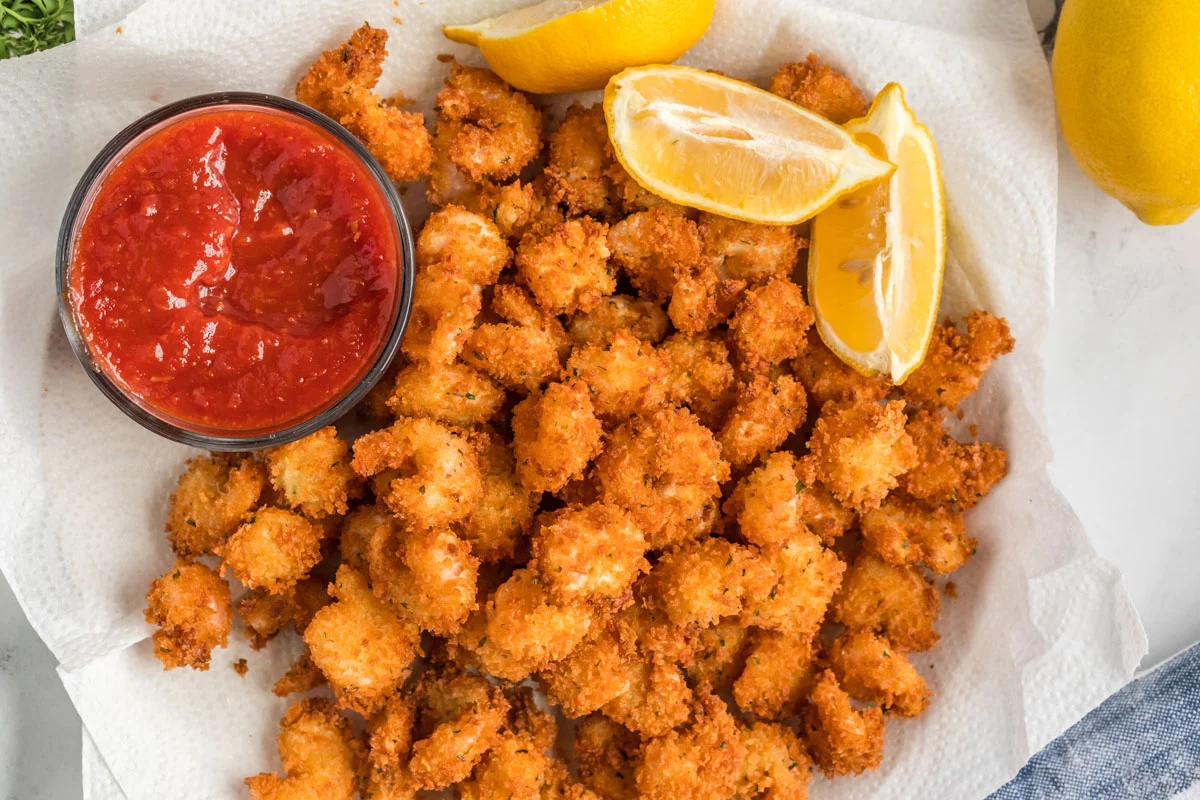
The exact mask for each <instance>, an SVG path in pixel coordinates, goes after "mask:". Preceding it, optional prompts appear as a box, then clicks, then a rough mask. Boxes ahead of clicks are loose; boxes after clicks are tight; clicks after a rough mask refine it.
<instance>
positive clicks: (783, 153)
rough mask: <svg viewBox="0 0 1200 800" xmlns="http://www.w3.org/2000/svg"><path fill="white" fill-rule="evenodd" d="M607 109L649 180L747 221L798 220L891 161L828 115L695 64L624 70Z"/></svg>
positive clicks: (621, 145)
mask: <svg viewBox="0 0 1200 800" xmlns="http://www.w3.org/2000/svg"><path fill="white" fill-rule="evenodd" d="M604 115H605V117H607V119H608V136H609V139H610V140H611V141H612V145H613V149H614V150H615V151H616V155H617V159H618V160H619V161H620V162H621V165H622V166H623V167H625V169H626V170H627V171H628V172H629V174H630V175H632V176H633V178H634V180H636V181H637V182H638V183H639V184H640V185H641V186H642V187H643V188H644V189H646V190H647V191H650V192H653V193H654V194H656V195H659V196H660V197H665V198H666V199H668V200H671V201H672V202H675V203H678V204H680V205H686V206H691V207H693V208H699V209H703V210H704V211H711V212H713V213H714V214H720V215H722V216H726V217H733V218H735V219H741V220H746V221H749V222H758V223H764V224H768V225H791V224H794V223H797V222H800V221H802V220H805V219H808V218H809V217H811V216H812V215H814V214H816V213H817V212H818V211H820V210H821V209H822V208H825V207H826V206H827V205H829V204H830V203H832V202H833V201H834V200H835V199H837V198H838V197H839V196H841V195H843V194H845V193H846V192H849V191H852V190H854V189H856V188H858V187H860V186H863V185H865V184H867V183H870V182H872V181H878V180H879V179H881V178H883V177H886V176H887V175H888V174H889V173H891V172H892V170H893V167H892V165H891V164H889V163H888V162H887V161H885V160H884V159H883V158H882V157H879V158H877V157H876V156H874V155H872V154H871V152H870V151H869V150H867V149H866V148H865V147H863V146H862V145H860V144H859V143H858V142H856V141H855V139H854V137H853V136H851V135H850V134H849V133H847V132H846V131H844V130H842V129H841V128H839V127H838V126H837V125H834V124H833V123H832V122H830V121H829V120H827V119H825V118H824V117H821V116H818V115H817V114H814V113H812V112H811V111H806V110H805V109H803V108H801V107H800V106H798V105H796V104H795V103H792V102H790V101H788V100H784V99H783V98H781V97H778V96H776V95H773V94H771V93H770V92H765V91H763V90H762V89H759V88H758V87H756V86H752V85H751V84H748V83H745V82H743V81H739V80H734V79H733V78H726V77H724V76H721V75H714V74H713V73H711V72H704V71H702V70H698V69H691V68H689V67H671V66H648V67H634V68H632V69H627V70H625V71H624V72H622V73H621V74H619V75H617V76H615V77H614V78H613V79H612V80H611V81H609V82H608V86H607V87H606V88H605V90H604Z"/></svg>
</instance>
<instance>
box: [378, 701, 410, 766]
mask: <svg viewBox="0 0 1200 800" xmlns="http://www.w3.org/2000/svg"><path fill="white" fill-rule="evenodd" d="M416 723H417V709H416V706H415V705H414V704H413V700H412V697H411V696H410V695H408V694H406V693H404V692H396V693H395V694H393V695H392V696H391V697H389V698H388V699H387V702H386V703H384V705H383V707H382V708H380V709H379V711H377V712H376V713H375V715H374V716H373V717H371V718H370V719H368V720H367V745H368V751H367V758H368V759H369V760H370V762H371V766H373V767H375V768H377V769H380V770H384V769H391V768H395V767H401V766H404V765H405V764H406V763H408V756H409V753H410V752H411V751H412V744H413V727H414V726H415V725H416Z"/></svg>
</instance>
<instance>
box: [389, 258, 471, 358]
mask: <svg viewBox="0 0 1200 800" xmlns="http://www.w3.org/2000/svg"><path fill="white" fill-rule="evenodd" d="M482 308H483V293H482V291H481V290H480V288H479V286H478V285H477V284H473V283H471V282H469V281H467V280H465V279H463V277H462V276H460V275H459V274H458V272H457V271H456V270H454V269H453V268H452V267H449V266H447V265H438V267H437V269H418V270H417V275H416V278H415V279H414V280H413V299H412V313H411V314H410V315H409V318H408V327H407V328H406V329H405V331H404V338H403V339H401V340H400V349H401V351H403V353H404V355H406V356H407V357H408V358H410V359H412V360H414V361H426V362H430V363H433V364H449V363H451V362H453V361H454V359H455V358H457V357H458V354H459V353H460V352H461V351H462V349H463V347H464V346H465V345H466V343H467V339H468V338H469V337H470V336H471V331H472V326H474V324H475V318H476V317H477V316H479V312H480V310H481V309H482Z"/></svg>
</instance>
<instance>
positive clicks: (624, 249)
mask: <svg viewBox="0 0 1200 800" xmlns="http://www.w3.org/2000/svg"><path fill="white" fill-rule="evenodd" d="M608 248H609V250H611V251H612V260H613V263H615V264H616V265H617V266H619V267H621V268H622V269H623V270H625V274H626V275H628V276H629V280H630V281H631V282H632V283H633V285H634V286H635V287H637V290H638V291H639V292H641V293H642V295H643V296H645V297H648V298H649V299H652V300H655V301H657V302H660V303H661V302H664V301H666V300H667V298H669V297H670V296H671V291H672V290H673V289H674V288H675V282H676V281H677V280H679V278H681V277H683V276H684V275H690V274H691V273H692V272H694V271H695V270H698V269H699V268H700V267H701V266H703V265H704V253H703V244H702V242H701V241H700V231H699V229H698V228H697V227H696V223H694V222H692V221H691V220H690V219H688V218H687V217H685V216H684V215H683V214H680V213H678V212H675V211H671V210H668V209H657V208H656V209H653V210H651V211H642V212H639V213H637V214H631V215H630V216H628V217H626V218H625V219H623V220H621V221H620V222H618V223H617V224H615V225H613V226H612V227H611V228H610V229H609V231H608Z"/></svg>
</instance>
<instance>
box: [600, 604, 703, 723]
mask: <svg viewBox="0 0 1200 800" xmlns="http://www.w3.org/2000/svg"><path fill="white" fill-rule="evenodd" d="M647 584H648V581H646V580H642V581H639V582H638V583H637V584H636V585H635V586H634V595H635V597H636V598H637V601H636V602H633V603H630V604H629V605H627V606H625V607H624V608H622V609H621V610H620V611H618V612H617V615H616V617H614V619H615V621H616V623H617V631H618V633H619V634H620V637H621V641H622V642H623V643H625V646H626V649H629V650H630V651H631V652H636V653H640V654H641V656H640V657H641V658H642V659H643V660H647V659H654V660H658V661H662V662H664V663H669V664H677V663H684V664H690V663H692V662H693V661H695V659H696V647H697V644H698V640H697V638H696V636H695V635H694V634H695V633H696V631H695V629H688V628H682V627H680V626H678V625H676V624H675V623H673V622H671V620H670V618H669V617H667V615H666V613H665V612H664V611H662V609H660V608H659V607H658V606H657V605H656V604H654V603H653V600H652V598H651V597H650V596H649V591H648V590H647ZM684 716H685V717H686V716H687V715H686V714H684Z"/></svg>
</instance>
